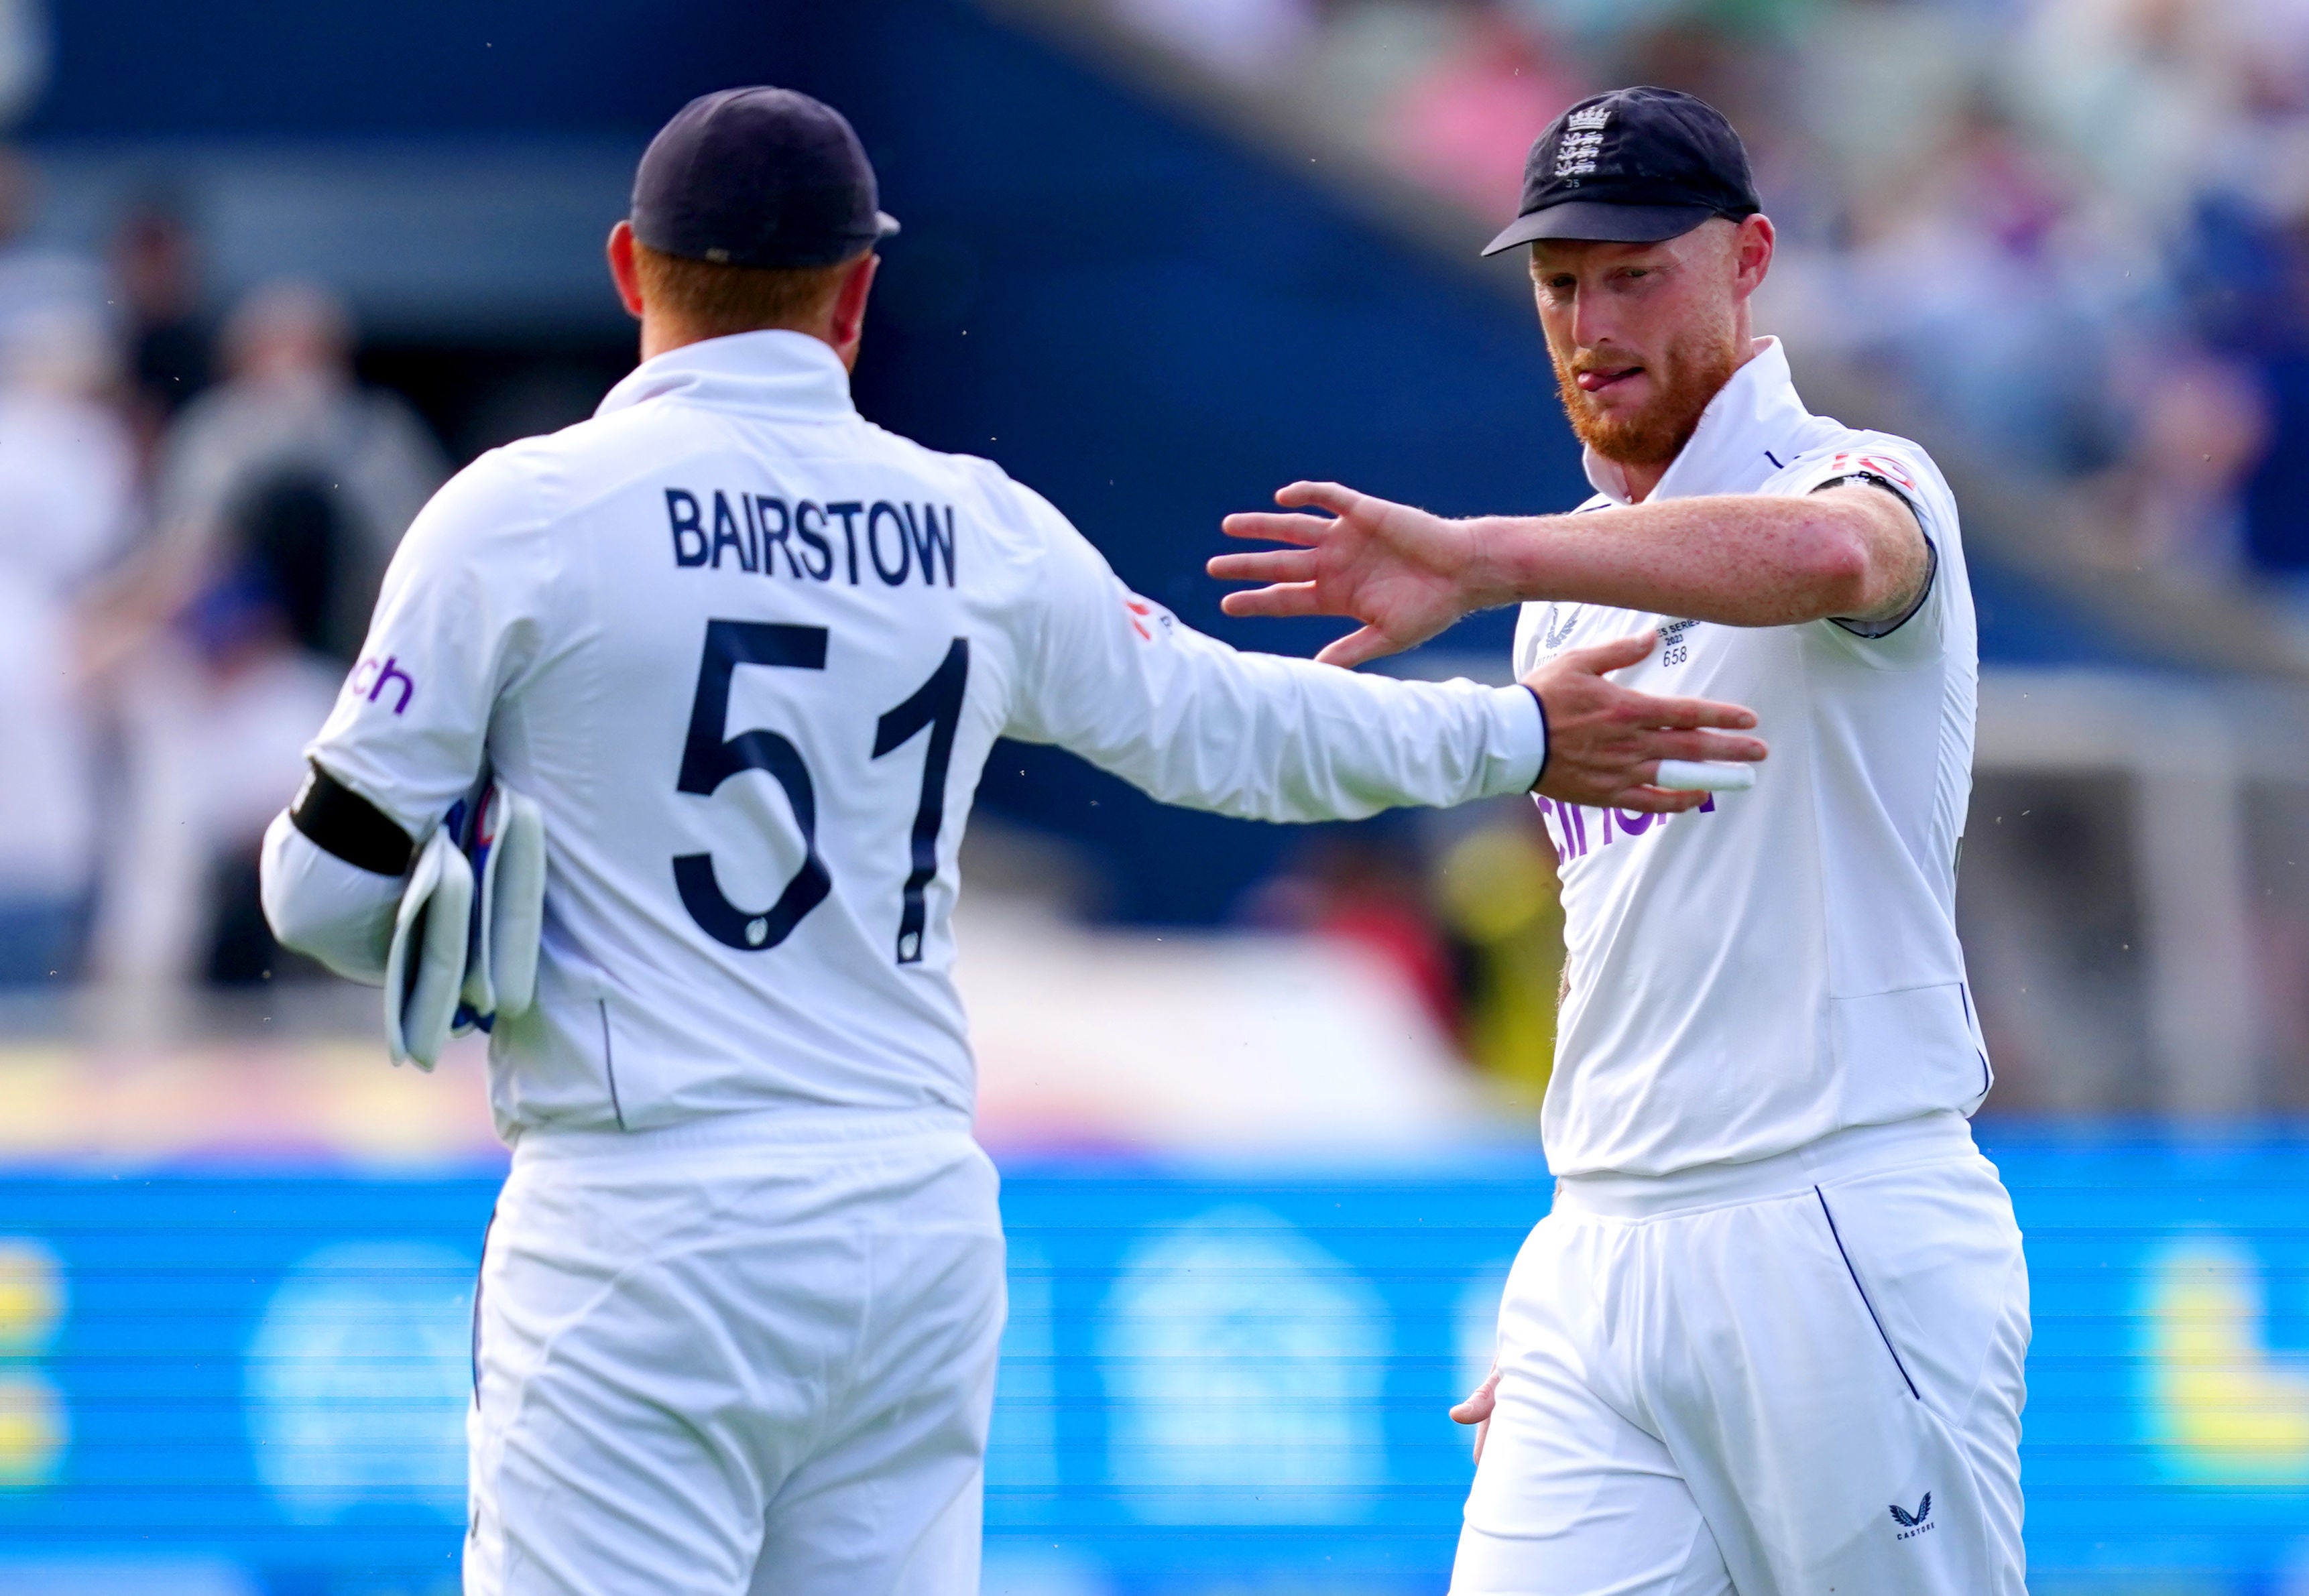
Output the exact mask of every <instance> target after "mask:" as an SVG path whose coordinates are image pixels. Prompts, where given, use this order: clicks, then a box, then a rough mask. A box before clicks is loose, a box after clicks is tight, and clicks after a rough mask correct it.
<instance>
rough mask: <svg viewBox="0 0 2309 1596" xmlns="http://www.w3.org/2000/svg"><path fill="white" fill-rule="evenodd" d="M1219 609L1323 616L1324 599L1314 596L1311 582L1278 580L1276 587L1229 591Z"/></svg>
mask: <svg viewBox="0 0 2309 1596" xmlns="http://www.w3.org/2000/svg"><path fill="white" fill-rule="evenodd" d="M1219 608H1221V609H1223V610H1224V611H1226V613H1227V614H1229V615H1263V616H1299V615H1322V614H1324V613H1326V612H1325V610H1324V608H1323V607H1322V604H1321V602H1320V601H1319V600H1317V598H1316V597H1315V584H1314V583H1313V582H1277V583H1276V584H1275V585H1274V586H1273V587H1263V588H1250V589H1246V590H1245V591H1241V592H1236V593H1229V594H1228V595H1227V596H1226V597H1225V598H1224V599H1221V600H1219Z"/></svg>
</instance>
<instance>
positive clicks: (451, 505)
mask: <svg viewBox="0 0 2309 1596" xmlns="http://www.w3.org/2000/svg"><path fill="white" fill-rule="evenodd" d="M540 519H541V518H540V505H539V499H538V481H537V472H536V470H535V469H534V464H533V462H531V461H529V460H527V459H525V458H524V457H523V454H522V453H521V452H520V447H519V445H517V444H508V445H506V446H505V447H503V448H497V449H490V450H488V451H486V452H485V453H482V454H480V456H478V457H477V458H475V459H474V460H472V461H471V462H469V463H467V464H466V465H465V466H463V468H461V469H460V470H457V471H456V472H455V473H454V475H452V476H451V477H450V479H448V480H447V481H446V482H445V483H443V484H442V485H441V486H440V487H439V488H438V489H437V490H436V491H435V493H434V495H433V496H432V498H431V499H430V500H428V502H427V504H426V505H425V508H424V509H423V510H422V511H421V512H419V514H418V517H417V520H416V521H415V522H413V523H412V524H411V527H410V530H409V536H410V537H411V538H412V539H420V538H423V539H448V540H451V541H455V542H459V543H465V542H470V541H471V540H473V539H481V538H487V537H489V536H490V535H492V534H496V535H499V536H506V535H513V534H516V533H518V532H521V531H526V530H529V529H531V528H533V527H535V526H536V525H537V524H538V523H539V522H540Z"/></svg>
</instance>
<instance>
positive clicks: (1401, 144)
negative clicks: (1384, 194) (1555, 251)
mask: <svg viewBox="0 0 2309 1596" xmlns="http://www.w3.org/2000/svg"><path fill="white" fill-rule="evenodd" d="M1441 9H1442V10H1443V11H1444V12H1445V13H1446V14H1448V15H1449V16H1451V17H1452V18H1453V20H1454V22H1455V27H1456V36H1455V37H1454V38H1453V39H1452V40H1451V42H1450V43H1449V45H1448V46H1446V47H1444V49H1443V50H1442V51H1441V52H1440V54H1439V55H1437V56H1435V58H1434V59H1433V60H1431V61H1430V62H1429V63H1428V64H1427V65H1425V66H1424V67H1423V69H1421V70H1420V71H1419V72H1418V73H1416V74H1415V75H1414V76H1413V77H1412V78H1411V80H1410V81H1409V82H1407V83H1405V85H1404V86H1403V88H1402V89H1401V90H1400V91H1398V92H1397V94H1396V95H1395V97H1394V98H1393V99H1392V100H1391V102H1389V103H1388V105H1387V107H1386V108H1385V111H1384V115H1383V118H1382V119H1383V122H1384V125H1385V130H1386V131H1385V134H1384V136H1385V140H1386V143H1385V148H1384V153H1385V154H1386V155H1387V157H1388V160H1390V161H1391V163H1392V164H1394V165H1396V166H1397V167H1398V168H1401V169H1402V170H1403V171H1404V172H1405V173H1406V174H1407V175H1409V176H1411V177H1414V178H1417V179H1419V180H1421V181H1423V183H1425V184H1426V185H1427V186H1429V187H1431V188H1433V189H1435V190H1437V191H1439V192H1440V193H1443V194H1449V195H1451V196H1452V197H1453V198H1455V199H1457V200H1459V201H1461V202H1462V203H1465V204H1466V205H1467V206H1468V208H1469V209H1471V210H1474V211H1478V212H1481V213H1483V214H1488V215H1499V216H1509V215H1512V214H1514V211H1515V206H1516V201H1517V199H1518V196H1519V195H1520V194H1522V192H1523V163H1524V155H1525V152H1526V151H1528V150H1529V149H1530V147H1531V142H1532V140H1533V139H1534V138H1535V137H1536V136H1537V134H1538V131H1539V130H1540V129H1541V128H1543V127H1545V126H1546V125H1548V123H1549V122H1551V121H1552V120H1553V119H1554V118H1555V117H1556V116H1558V115H1559V114H1561V111H1562V110H1563V108H1565V107H1566V106H1568V105H1570V103H1571V102H1572V101H1573V100H1574V99H1578V93H1579V91H1578V85H1577V82H1576V81H1575V80H1573V79H1570V78H1569V77H1567V76H1566V75H1564V74H1563V73H1561V71H1559V69H1558V68H1557V66H1556V64H1555V62H1554V60H1553V59H1552V57H1551V55H1550V53H1549V51H1548V50H1547V49H1546V47H1544V44H1543V42H1542V40H1541V38H1540V36H1539V35H1538V33H1537V31H1536V30H1535V29H1534V28H1532V27H1530V26H1529V25H1525V26H1518V24H1517V22H1515V21H1514V19H1513V18H1512V17H1511V15H1510V14H1509V13H1508V12H1506V11H1505V10H1503V9H1501V8H1500V7H1499V6H1497V5H1492V4H1483V3H1472V4H1471V3H1462V4H1457V5H1453V6H1447V7H1443V8H1441Z"/></svg>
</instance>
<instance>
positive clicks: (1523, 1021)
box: [1435, 803, 1563, 1110]
mask: <svg viewBox="0 0 2309 1596" xmlns="http://www.w3.org/2000/svg"><path fill="white" fill-rule="evenodd" d="M1435 899H1436V902H1437V903H1438V905H1439V906H1440V908H1441V910H1442V914H1443V921H1444V924H1445V925H1446V926H1447V927H1449V928H1450V930H1451V931H1452V932H1453V933H1454V934H1456V935H1457V937H1458V939H1459V940H1460V942H1461V943H1462V944H1463V945H1466V947H1467V948H1469V949H1470V950H1472V957H1471V959H1470V961H1469V965H1470V967H1469V970H1468V979H1467V981H1466V995H1467V996H1466V1024H1465V1029H1464V1036H1465V1040H1466V1051H1467V1057H1469V1058H1470V1059H1472V1060H1473V1061H1474V1063H1475V1065H1477V1066H1478V1067H1479V1068H1481V1069H1482V1070H1483V1072H1484V1073H1485V1074H1489V1075H1490V1076H1491V1077H1492V1079H1493V1080H1494V1081H1496V1082H1498V1083H1500V1086H1502V1087H1503V1088H1504V1089H1505V1090H1506V1092H1507V1095H1508V1097H1509V1100H1511V1101H1513V1102H1516V1103H1518V1104H1520V1105H1522V1106H1524V1107H1526V1108H1528V1109H1534V1110H1536V1109H1538V1107H1539V1101H1540V1099H1541V1098H1542V1097H1543V1096H1544V1095H1545V1093H1546V1091H1547V1078H1548V1075H1549V1074H1551V1073H1552V1070H1553V1068H1554V1065H1555V1011H1556V1005H1557V1003H1558V1000H1559V996H1560V994H1559V990H1558V988H1559V986H1560V983H1561V979H1562V972H1563V907H1562V904H1561V902H1560V901H1559V899H1558V896H1557V885H1556V877H1555V856H1554V854H1553V852H1552V850H1550V849H1549V847H1548V844H1547V834H1546V833H1545V832H1544V830H1543V829H1542V828H1541V826H1540V824H1539V817H1538V811H1537V810H1536V809H1535V808H1534V807H1532V806H1530V805H1529V804H1521V803H1518V804H1517V805H1515V806H1514V807H1513V808H1512V809H1511V810H1509V817H1508V818H1507V819H1504V820H1502V821H1500V822H1499V823H1496V824H1489V825H1485V826H1483V827H1481V828H1479V829H1477V830H1475V831H1473V832H1470V833H1467V834H1466V836H1464V837H1461V838H1460V839H1459V840H1458V841H1457V842H1455V843H1453V844H1452V845H1451V846H1450V847H1449V849H1448V850H1445V852H1444V853H1443V856H1442V858H1440V859H1439V860H1438V861H1437V863H1436V867H1435Z"/></svg>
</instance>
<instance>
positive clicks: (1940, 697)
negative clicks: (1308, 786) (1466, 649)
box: [1515, 340, 1990, 1175]
mask: <svg viewBox="0 0 2309 1596" xmlns="http://www.w3.org/2000/svg"><path fill="white" fill-rule="evenodd" d="M1855 471H1869V472H1872V473H1873V474H1875V475H1879V476H1882V477H1884V478H1885V479H1888V480H1890V481H1891V482H1893V483H1895V484H1897V485H1898V489H1899V491H1900V493H1901V495H1902V496H1903V497H1904V498H1906V499H1907V502H1908V503H1909V504H1910V505H1912V506H1913V507H1914V508H1915V509H1916V512H1917V513H1918V517H1919V520H1920V522H1921V524H1922V526H1923V528H1924V534H1925V536H1926V537H1927V538H1929V539H1931V541H1932V544H1933V548H1935V549H1936V550H1937V551H1938V556H1939V566H1938V570H1937V573H1936V574H1935V576H1934V578H1933V584H1932V587H1931V590H1930V591H1929V593H1928V594H1927V596H1926V598H1925V600H1924V604H1923V606H1922V608H1919V609H1918V610H1917V611H1916V613H1915V614H1914V615H1912V616H1911V617H1909V618H1908V619H1907V621H1906V622H1905V623H1904V624H1902V625H1900V626H1898V628H1897V629H1895V630H1893V631H1891V632H1890V633H1888V634H1886V635H1884V636H1882V637H1880V638H1863V637H1859V636H1855V635H1854V634H1852V633H1851V632H1850V631H1848V630H1846V629H1845V628H1844V627H1842V626H1839V625H1837V624H1836V623H1835V622H1833V621H1827V620H1821V621H1813V622H1810V623H1807V624H1805V625H1792V626H1760V627H1740V626H1726V625H1712V624H1705V623H1699V622H1694V621H1691V620H1688V619H1683V618H1680V617H1673V616H1665V615H1639V614H1635V613H1632V612H1630V611H1627V610H1620V609H1609V608H1603V607H1601V606H1596V605H1575V604H1568V603H1566V604H1528V605H1526V606H1525V607H1524V611H1523V614H1522V616H1521V617H1520V621H1519V624H1518V627H1517V634H1516V654H1515V664H1516V672H1517V674H1518V676H1524V675H1527V674H1529V673H1530V671H1531V670H1532V669H1535V667H1536V666H1538V665H1539V664H1540V663H1541V662H1542V661H1544V660H1547V659H1549V658H1551V657H1552V656H1554V655H1556V654H1559V653H1561V652H1562V651H1565V650H1567V649H1577V648H1584V647H1587V646H1590V645H1593V644H1596V643H1606V642H1610V641H1613V640H1614V639H1617V638H1621V637H1625V636H1628V635H1630V634H1635V633H1641V632H1656V633H1658V634H1659V644H1658V646H1657V647H1656V648H1655V649H1654V651H1653V652H1652V655H1651V657H1650V658H1649V659H1647V660H1644V661H1643V662H1642V663H1641V664H1639V665H1636V666H1633V667H1631V668H1630V669H1626V670H1622V671H1619V672H1616V673H1614V677H1613V679H1614V680H1616V681H1619V682H1621V683H1622V684H1624V685H1625V686H1630V687H1633V688H1636V689H1638V690H1639V691H1641V692H1647V693H1657V694H1672V695H1676V696H1684V695H1689V696H1693V697H1701V698H1714V699H1722V700H1725V701H1728V702H1730V703H1740V704H1745V705H1747V706H1749V707H1750V708H1751V709H1753V710H1754V711H1755V712H1756V716H1757V722H1758V724H1757V734H1758V735H1759V736H1760V737H1762V738H1764V739H1765V740H1766V741H1767V742H1769V744H1770V746H1771V757H1770V758H1769V759H1768V760H1766V761H1765V762H1764V763H1763V764H1762V765H1761V766H1760V767H1759V768H1758V769H1757V772H1756V781H1755V785H1754V787H1753V788H1752V789H1749V790H1747V791H1744V792H1732V791H1726V792H1719V793H1717V794H1715V795H1714V796H1713V797H1711V798H1709V799H1708V802H1706V803H1705V804H1703V805H1702V806H1701V807H1699V808H1698V809H1696V810H1693V811H1691V812H1690V813H1687V814H1683V815H1673V816H1655V815H1640V814H1634V813H1626V812H1621V811H1615V810H1610V809H1600V808H1590V807H1584V806H1579V805H1568V804H1559V803H1556V802H1554V801H1552V800H1551V799H1545V798H1543V799H1540V800H1539V804H1540V807H1541V810H1542V812H1543V813H1544V815H1545V816H1546V820H1547V825H1548V829H1549V831H1550V832H1551V833H1552V835H1553V837H1554V840H1555V844H1556V848H1557V850H1558V852H1559V854H1560V855H1561V859H1562V870H1561V874H1562V881H1563V912H1564V940H1565V945H1566V950H1567V957H1566V979H1567V983H1568V989H1567V993H1566V996H1565V998H1564V1002H1563V1005H1562V1011H1561V1017H1560V1020H1559V1022H1558V1026H1557V1031H1556V1037H1557V1040H1556V1056H1555V1069H1554V1074H1553V1076H1552V1079H1551V1081H1550V1083H1549V1085H1548V1091H1547V1098H1546V1101H1545V1104H1544V1109H1543V1110H1542V1134H1543V1137H1544V1142H1545V1144H1546V1149H1547V1161H1548V1167H1549V1168H1550V1169H1552V1170H1553V1171H1554V1172H1555V1173H1556V1174H1558V1175H1578V1174H1585V1173H1589V1172H1593V1171H1597V1170H1619V1171H1624V1172H1629V1173H1636V1174H1655V1175H1656V1174H1665V1173H1667V1172H1670V1171H1673V1170H1677V1169H1687V1168H1691V1167H1693V1166H1696V1165H1702V1164H1712V1163H1720V1162H1725V1161H1734V1160H1752V1159H1760V1158H1766V1157H1769V1156H1771V1155H1773V1154H1776V1153H1780V1152H1786V1151H1788V1150H1789V1149H1791V1148H1794V1147H1801V1146H1803V1144H1804V1143H1808V1142H1812V1141H1813V1140H1815V1139H1817V1138H1819V1137H1820V1136H1824V1135H1827V1134H1829V1133H1831V1132H1834V1131H1838V1130H1842V1129H1845V1128H1846V1127H1848V1126H1860V1125H1876V1124H1887V1123H1890V1122H1893V1121H1896V1120H1900V1119H1906V1118H1910V1117H1915V1116H1917V1115H1921V1114H1926V1113H1931V1112H1933V1111H1936V1110H1940V1109H1955V1110H1958V1111H1959V1112H1962V1113H1969V1112H1971V1111H1972V1110H1973V1109H1975V1108H1976V1107H1977V1106H1978V1105H1979V1102H1980V1100H1981V1099H1982V1098H1983V1097H1984V1096H1985V1094H1986V1093H1987V1091H1988V1087H1989V1083H1990V1072H1989V1065H1988V1056H1987V1052H1986V1049H1985V1045H1984V1044H1983V1042H1982V1040H1981V1036H1980V1031H1979V1027H1978V1024H1977V1023H1976V1017H1975V1015H1974V1013H1973V1009H1972V1002H1971V997H1970V994H1969V993H1968V991H1967V988H1966V985H1965V969H1964V952H1963V949H1962V948H1961V947H1960V946H1959V944H1958V941H1957V934H1956V858H1957V847H1958V843H1959V841H1960V839H1961V838H1962V836H1963V832H1964V816H1965V809H1966V806H1967V802H1968V801H1969V798H1970V794H1971V788H1972V743H1973V718H1974V707H1975V700H1976V689H1977V686H1978V676H1979V669H1978V659H1977V648H1976V638H1975V627H1974V618H1973V608H1972V595H1971V590H1970V588H1969V586H1968V585H1967V577H1966V574H1965V561H1964V545H1963V540H1962V539H1961V537H1960V536H1959V529H1958V525H1957V510H1956V502H1955V500H1954V498H1953V497H1952V496H1950V492H1949V489H1948V485H1947V484H1946V483H1945V482H1944V481H1942V480H1941V475H1940V473H1939V471H1938V470H1936V469H1935V468H1934V467H1933V462H1932V461H1931V459H1930V458H1929V457H1928V456H1927V455H1926V454H1925V453H1924V451H1923V450H1922V449H1920V448H1918V447H1917V446H1916V444H1912V443H1909V442H1907V441H1906V440H1905V439H1901V438H1895V437H1889V436H1885V435H1883V434H1881V433H1872V432H1859V431H1855V430H1854V429H1853V428H1850V427H1845V426H1843V425H1842V424H1841V423H1838V422H1836V421H1832V420H1828V419H1825V418H1820V417H1817V416H1813V415H1811V414H1809V413H1807V412H1806V411H1805V410H1804V408H1803V404H1802V402H1801V401H1799V400H1798V399H1797V397H1796V392H1795V389H1794V384H1792V382H1791V380H1790V378H1789V375H1788V366H1787V360H1786V356H1785V355H1784V354H1783V353H1782V352H1781V349H1780V347H1779V345H1778V343H1777V341H1773V340H1761V341H1760V348H1759V349H1758V352H1757V353H1756V355H1755V356H1754V358H1751V360H1750V361H1749V362H1748V363H1747V364H1746V365H1744V366H1743V367H1740V369H1739V370H1738V371H1737V372H1736V373H1734V375H1733V376H1732V378H1731V380H1730V381H1729V382H1728V383H1726V384H1725V386H1724V388H1723V389H1722V391H1721V392H1719V393H1717V395H1716V397H1715V399H1714V400H1713V401H1710V402H1709V404H1708V409H1707V411H1706V413H1705V414H1704V415H1703V416H1702V417H1701V418H1700V421H1699V428H1698V430H1697V431H1696V432H1695V433H1694V434H1693V436H1692V438H1691V442H1690V443H1688V444H1685V445H1684V448H1683V452H1682V453H1680V454H1678V455H1677V456H1676V458H1675V461H1674V463H1673V464H1672V465H1671V466H1669V468H1668V470H1667V472H1666V474H1665V477H1663V478H1662V479H1661V481H1660V483H1659V486H1658V487H1657V488H1656V490H1655V491H1654V492H1653V493H1652V495H1651V496H1650V500H1649V501H1647V502H1654V503H1656V502H1658V501H1661V500H1665V499H1673V498H1679V497H1684V496H1696V495H1704V494H1725V493H1740V494H1749V493H1754V494H1764V495H1786V496H1798V495H1803V494H1805V493H1808V492H1811V491H1812V490H1814V489H1816V488H1817V487H1820V484H1822V483H1823V482H1826V481H1829V479H1834V478H1837V477H1841V476H1845V475H1847V474H1849V473H1852V472H1855ZM1589 475H1590V478H1591V479H1592V480H1594V481H1595V482H1596V486H1597V487H1599V488H1603V489H1604V492H1603V493H1602V494H1601V495H1599V496H1598V497H1597V498H1596V499H1594V500H1592V501H1590V503H1589V505H1587V506H1586V507H1587V508H1591V509H1600V508H1604V507H1605V506H1607V505H1611V504H1613V503H1616V502H1620V496H1619V495H1618V489H1620V488H1621V487H1623V483H1622V482H1621V479H1619V477H1618V475H1617V472H1616V470H1615V469H1614V468H1612V467H1610V466H1609V465H1608V464H1606V463H1605V462H1601V461H1598V460H1596V459H1594V458H1593V457H1592V456H1591V458H1590V460H1589ZM1871 491H1873V490H1871Z"/></svg>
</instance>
